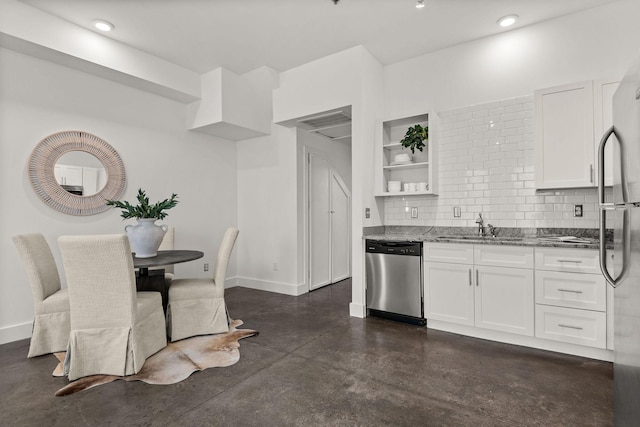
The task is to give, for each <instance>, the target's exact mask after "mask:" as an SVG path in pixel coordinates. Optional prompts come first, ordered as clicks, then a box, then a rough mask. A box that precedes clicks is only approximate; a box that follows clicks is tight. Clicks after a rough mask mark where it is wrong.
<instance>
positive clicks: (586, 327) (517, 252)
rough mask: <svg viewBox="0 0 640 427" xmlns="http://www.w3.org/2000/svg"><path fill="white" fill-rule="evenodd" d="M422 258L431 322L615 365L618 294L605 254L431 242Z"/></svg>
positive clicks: (439, 325) (464, 332)
mask: <svg viewBox="0 0 640 427" xmlns="http://www.w3.org/2000/svg"><path fill="white" fill-rule="evenodd" d="M423 255H424V305H425V307H424V308H425V317H426V318H427V321H428V323H427V324H428V325H429V321H432V322H433V324H434V325H436V329H443V330H448V331H451V332H457V333H463V334H466V335H471V336H477V337H480V338H485V339H495V340H498V341H504V342H512V343H516V344H520V345H528V346H532V347H538V348H545V349H550V350H554V351H561V352H567V353H570V354H577V355H584V356H587V357H594V358H601V359H603V360H611V357H612V356H611V352H606V351H603V350H611V349H612V348H613V339H612V338H613V328H612V317H613V316H612V301H611V300H612V292H611V290H610V288H609V287H608V286H607V284H606V281H605V280H604V278H603V276H602V274H600V271H599V265H598V263H599V261H598V251H596V250H590V249H574V248H539V247H537V248H533V247H522V246H507V245H482V244H479V245H473V244H458V243H425V245H424V251H423ZM610 261H611V260H610V259H609V260H608V261H607V262H610Z"/></svg>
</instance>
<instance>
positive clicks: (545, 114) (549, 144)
mask: <svg viewBox="0 0 640 427" xmlns="http://www.w3.org/2000/svg"><path fill="white" fill-rule="evenodd" d="M535 104H536V127H537V140H536V187H537V188H575V187H593V186H595V163H594V161H595V157H594V151H593V140H594V138H593V83H592V82H591V81H586V82H581V83H575V84H571V85H564V86H559V87H554V88H549V89H542V90H538V91H536V93H535Z"/></svg>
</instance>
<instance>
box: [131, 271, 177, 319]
mask: <svg viewBox="0 0 640 427" xmlns="http://www.w3.org/2000/svg"><path fill="white" fill-rule="evenodd" d="M136 290H137V291H138V292H143V291H153V292H160V295H162V309H163V310H164V312H165V314H166V313H167V304H168V303H169V288H168V287H167V286H166V282H165V280H164V268H161V269H157V270H149V269H148V268H141V269H140V271H137V272H136Z"/></svg>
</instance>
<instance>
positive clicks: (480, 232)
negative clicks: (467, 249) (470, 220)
mask: <svg viewBox="0 0 640 427" xmlns="http://www.w3.org/2000/svg"><path fill="white" fill-rule="evenodd" d="M476 224H478V236H484V235H485V232H484V219H482V214H481V213H479V214H478V219H476Z"/></svg>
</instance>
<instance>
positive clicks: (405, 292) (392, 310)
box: [365, 240, 427, 326]
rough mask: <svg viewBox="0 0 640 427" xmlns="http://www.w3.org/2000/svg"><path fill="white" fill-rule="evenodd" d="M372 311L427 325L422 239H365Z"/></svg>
mask: <svg viewBox="0 0 640 427" xmlns="http://www.w3.org/2000/svg"><path fill="white" fill-rule="evenodd" d="M365 245H366V246H365V263H366V284H367V308H368V309H369V314H371V315H374V316H380V317H386V318H389V319H393V320H398V321H402V322H407V323H413V324H416V325H421V326H424V325H426V323H427V321H426V320H425V318H424V309H423V307H424V305H423V290H422V243H421V242H411V241H404V242H400V241H388V240H367V241H366V242H365Z"/></svg>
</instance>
